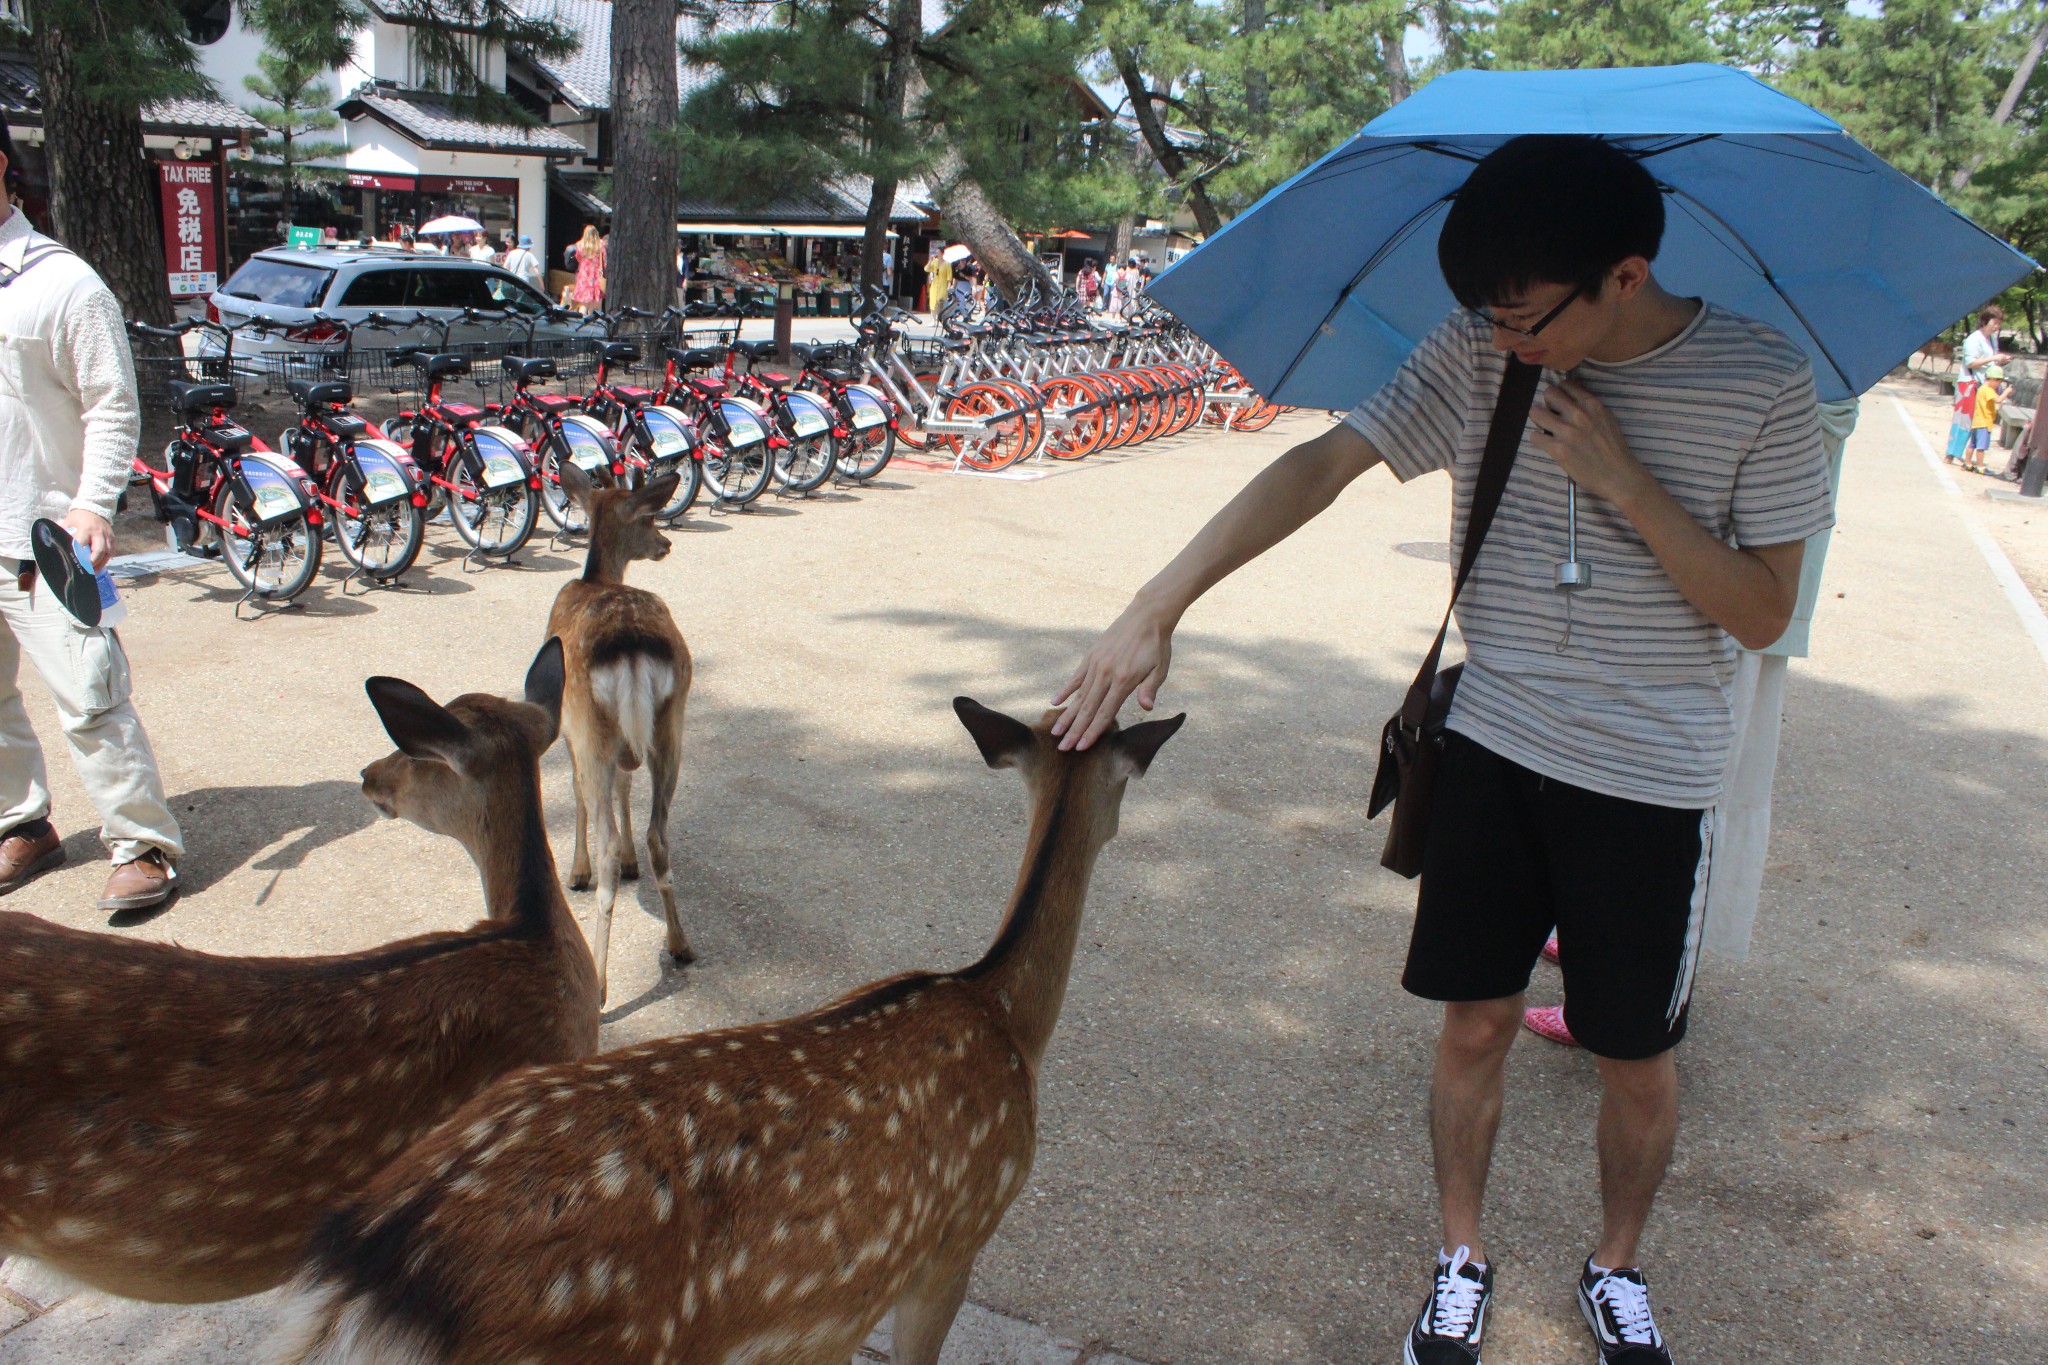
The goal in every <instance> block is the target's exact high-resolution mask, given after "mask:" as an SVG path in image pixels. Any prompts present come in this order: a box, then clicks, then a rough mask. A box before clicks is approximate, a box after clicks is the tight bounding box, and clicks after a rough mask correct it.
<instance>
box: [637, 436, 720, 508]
mask: <svg viewBox="0 0 2048 1365" xmlns="http://www.w3.org/2000/svg"><path fill="white" fill-rule="evenodd" d="M628 439H629V440H631V442H632V444H633V458H631V459H629V460H628V461H627V467H628V469H629V470H633V471H638V470H639V469H640V468H641V467H642V466H643V465H644V466H645V468H646V472H645V473H640V474H638V475H637V477H636V476H635V475H634V474H632V473H629V474H628V475H627V477H628V478H631V479H633V487H635V488H645V487H646V486H647V485H648V484H650V483H653V482H654V481H655V480H656V479H658V478H660V477H661V476H662V475H664V474H671V473H672V474H674V475H675V476H676V478H677V480H678V482H677V484H676V495H675V496H674V497H673V498H670V499H669V500H668V502H667V504H666V505H664V506H663V507H662V508H661V510H660V511H658V512H656V513H655V514H654V519H655V520H656V521H673V520H675V518H677V517H679V516H681V515H682V514H683V513H685V512H687V511H689V510H690V508H691V506H692V505H694V504H695V503H696V501H697V492H698V490H699V489H701V488H703V486H704V469H703V466H702V464H701V463H700V462H699V461H698V460H697V458H696V457H695V456H694V455H691V454H690V453H689V452H687V451H685V452H683V453H681V454H676V455H656V454H654V453H653V452H652V451H650V450H648V449H647V447H646V446H645V445H644V444H642V442H641V440H640V437H639V436H638V435H637V434H636V435H634V436H631V437H629V438H628Z"/></svg>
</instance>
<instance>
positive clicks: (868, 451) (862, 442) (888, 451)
mask: <svg viewBox="0 0 2048 1365" xmlns="http://www.w3.org/2000/svg"><path fill="white" fill-rule="evenodd" d="M895 454H896V432H895V430H894V429H893V428H892V427H890V426H889V425H888V424H887V423H886V422H885V423H883V424H882V425H881V426H876V427H869V428H868V429H867V430H866V431H851V432H848V433H847V436H846V439H845V440H843V441H841V442H840V443H839V472H840V473H841V474H843V475H845V476H846V477H847V478H849V479H852V480H854V481H855V482H856V483H866V482H867V481H868V480H869V479H872V478H874V477H875V476H876V475H877V474H879V473H881V472H882V471H883V470H885V469H887V468H888V467H889V461H890V459H891V458H892V457H894V455H895Z"/></svg>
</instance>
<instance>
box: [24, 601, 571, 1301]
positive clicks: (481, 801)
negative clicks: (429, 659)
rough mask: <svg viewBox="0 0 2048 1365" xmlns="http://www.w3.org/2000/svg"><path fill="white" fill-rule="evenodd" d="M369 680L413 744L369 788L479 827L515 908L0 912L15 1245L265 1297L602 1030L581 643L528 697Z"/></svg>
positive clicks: (460, 827)
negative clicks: (568, 849) (280, 927)
mask: <svg viewBox="0 0 2048 1365" xmlns="http://www.w3.org/2000/svg"><path fill="white" fill-rule="evenodd" d="M366 687H367V690H368V692H369V694H370V701H371V703H372V704H373V705H375V707H376V708H377V714H378V716H379V717H380V718H382V720H383V722H384V728H385V729H386V730H388V731H389V732H390V734H391V737H392V739H394V740H395V741H397V743H398V748H399V752H397V753H395V754H392V755H390V756H389V757H386V758H382V759H379V760H378V761H377V762H375V763H372V764H371V765H370V766H369V767H367V768H365V769H363V794H364V795H365V796H367V797H368V798H369V799H370V802H371V804H373V805H375V806H376V807H377V809H378V810H380V811H382V812H383V813H384V814H386V815H392V816H402V817H404V818H405V819H408V820H411V821H412V822H414V823H415V824H418V825H421V826H423V827H425V828H427V829H429V830H432V831H434V832H435V833H438V834H446V835H448V836H450V837H452V838H454V839H456V840H458V841H460V842H461V843H462V844H463V845H464V847H466V848H467V849H468V850H469V854H470V856H471V857H472V858H474V859H475V860H476V865H477V868H478V870H479V871H480V872H481V873H482V874H483V883H484V907H485V911H486V913H487V914H488V915H489V918H488V919H486V920H484V921H483V922H482V923H480V924H477V925H476V926H474V927H473V928H469V929H465V930H461V931H455V932H444V933H432V934H422V935H419V936H418V937H416V938H409V939H404V940H401V941H399V942H396V943H390V944H386V945H385V946H383V947H381V948H374V949H371V950H370V951H368V952H360V953H349V954H347V955H344V956H338V957H308V958H263V957H215V956H213V955H211V954H207V953H199V952H194V951H192V950H190V949H186V948H179V947H176V946H174V945H172V944H168V943H145V942H138V941H136V940H134V939H128V938H120V937H116V936H114V935H111V934H95V933H85V932H82V931H79V930H76V929H68V928H62V927H60V926H57V925H54V924H50V923H48V922H46V921H44V920H40V919H37V918H36V917H34V916H33V915H24V914H0V1254H8V1255H13V1254H19V1255H24V1256H33V1257H36V1258H38V1259H40V1260H43V1261H45V1262H47V1263H48V1264H50V1265H51V1266H53V1267H55V1268H56V1269H58V1270H60V1271H62V1272H64V1273H66V1274H68V1275H71V1276H73V1277H74V1278H76V1279H79V1280H83V1281H85V1282H86V1283H88V1284H90V1285H93V1286H94V1287H96V1288H99V1289H104V1290H106V1291H108V1292H110V1293H114V1294H121V1295H126V1296H127V1297H130V1298H137V1299H154V1300H159V1301H166V1302H198V1301H203V1300H211V1299H228V1298H236V1297H239V1296H241V1295H244V1294H253V1293H255V1292H257V1291H258V1290H262V1289H267V1288H269V1287H271V1286H272V1285H275V1284H278V1283H280V1282H281V1281H282V1280H284V1279H285V1277H286V1276H287V1275H289V1274H290V1272H291V1270H292V1269H293V1267H294V1266H295V1265H297V1264H298V1263H299V1261H300V1259H301V1257H302V1255H303V1254H304V1251H305V1247H306V1242H307V1238H308V1236H309V1235H310V1234H311V1232H312V1231H313V1229H314V1228H315V1227H316V1226H317V1225H318V1223H319V1221H320V1219H321V1217H322V1215H323V1214H325V1213H326V1212H327V1211H328V1210H330V1209H331V1208H333V1207H334V1206H335V1205H337V1204H339V1203H341V1202H342V1201H343V1200H344V1199H345V1198H346V1197H348V1196H349V1195H351V1194H353V1193H354V1192H356V1191H357V1190H358V1189H360V1188H361V1187H362V1186H363V1185H364V1184H366V1183H367V1182H368V1180H369V1178H370V1177H371V1176H372V1175H373V1174H374V1173H375V1172H376V1171H377V1170H378V1169H379V1168H380V1167H382V1166H383V1165H385V1164H386V1163H387V1162H388V1161H390V1159H391V1158H392V1157H393V1156H394V1155H395V1154H397V1153H398V1152H399V1151H400V1150H402V1149H403V1148H404V1147H405V1146H406V1145H407V1144H408V1143H410V1142H412V1141H413V1140H414V1139H415V1138H417V1137H419V1136H420V1135H421V1134H422V1133H423V1132H425V1131H426V1130H427V1129H429V1128H431V1127H432V1126H433V1125H434V1124H436V1123H438V1122H439V1121H440V1120H442V1119H444V1118H446V1117H447V1116H448V1114H449V1113H450V1112H451V1111H452V1110H454V1109H455V1108H456V1107H457V1106H458V1105H460V1104H461V1103H462V1102H463V1101H465V1100H467V1099H468V1098H469V1097H470V1096H472V1095H474V1094H476V1093H477V1092H478V1091H480V1090H482V1089H483V1088H484V1086H485V1085H487V1084H488V1083H489V1082H491V1081H493V1080H495V1079H497V1078H498V1077H499V1076H501V1075H503V1074H504V1073H505V1072H507V1071H510V1070H512V1069H513V1068H515V1067H520V1066H525V1065H528V1064H529V1063H534V1062H560V1061H567V1060H570V1059H572V1058H578V1057H587V1056H589V1055H590V1054H591V1053H592V1052H594V1051H596V1050H597V1013H598V1002H597V974H596V971H595V970H594V968H593V966H592V964H591V960H590V952H589V949H588V948H587V947H586V946H585V944H584V942H583V935H582V932H581V931H580V930H579V929H578V928H577V926H576V922H575V920H574V919H572V918H571V917H570V915H569V907H568V904H567V902H566V901H565V900H564V898H563V896H562V889H561V886H560V885H559V884H558V883H557V881H556V879H555V864H554V859H553V858H552V857H551V856H550V854H549V852H548V840H547V832H546V830H545V829H544V828H543V826H542V824H541V802H540V755H541V753H542V751H544V750H545V749H546V748H547V747H548V745H549V744H551V743H553V742H554V738H555V729H556V725H557V721H558V714H559V709H560V706H561V696H562V650H561V646H560V644H558V643H557V642H555V641H552V640H550V641H549V642H548V643H547V645H546V646H545V647H543V648H542V650H541V652H540V655H539V657H538V658H536V659H535V660H534V663H533V666H532V668H531V669H530V670H529V672H528V673H527V675H526V700H525V701H517V702H514V701H504V700H501V699H499V698H497V697H489V696H481V695H477V694H471V695H468V696H463V697H458V698H456V699H455V700H454V701H452V702H450V703H449V704H448V705H447V706H446V707H445V708H444V707H441V706H438V705H436V704H435V703H434V701H433V700H432V699H431V698H430V697H428V696H427V694H426V693H424V692H422V691H420V689H419V688H417V687H414V686H413V685H412V684H411V683H408V682H403V681H400V680H399V679H397V678H371V679H370V680H369V682H368V683H367V684H366Z"/></svg>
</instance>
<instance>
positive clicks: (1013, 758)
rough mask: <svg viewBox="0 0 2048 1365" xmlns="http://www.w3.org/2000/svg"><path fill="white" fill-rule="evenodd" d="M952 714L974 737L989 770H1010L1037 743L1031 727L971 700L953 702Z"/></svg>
mask: <svg viewBox="0 0 2048 1365" xmlns="http://www.w3.org/2000/svg"><path fill="white" fill-rule="evenodd" d="M953 714H954V715H956V716H958V717H960V723H961V724H962V725H964V726H966V727H967V733H968V734H970V735H973V736H974V743H975V745H976V747H978V748H979V749H980V750H981V756H982V758H983V760H984V761H986V762H987V764H988V766H989V767H991V768H1013V767H1015V766H1016V765H1017V760H1018V759H1020V758H1022V757H1023V756H1024V755H1025V754H1027V753H1029V752H1031V747H1032V745H1034V744H1036V743H1037V739H1036V737H1035V736H1034V735H1033V734H1032V733H1031V727H1030V726H1028V725H1026V724H1025V723H1024V722H1023V721H1021V720H1017V719H1015V718H1013V717H1010V716H1006V715H1004V714H1003V713H1002V712H1000V711H991V710H989V709H988V708H987V707H986V706H983V705H982V704H981V703H980V702H978V701H976V700H975V699H974V698H972V697H955V698H953Z"/></svg>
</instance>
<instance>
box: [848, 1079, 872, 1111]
mask: <svg viewBox="0 0 2048 1365" xmlns="http://www.w3.org/2000/svg"><path fill="white" fill-rule="evenodd" d="M846 1107H847V1108H848V1109H851V1110H852V1111H853V1112H854V1113H856V1114H858V1113H859V1112H860V1111H861V1110H863V1109H865V1108H866V1107H867V1105H866V1104H865V1103H864V1102H863V1101H862V1100H861V1097H860V1087H858V1086H848V1087H847V1090H846Z"/></svg>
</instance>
